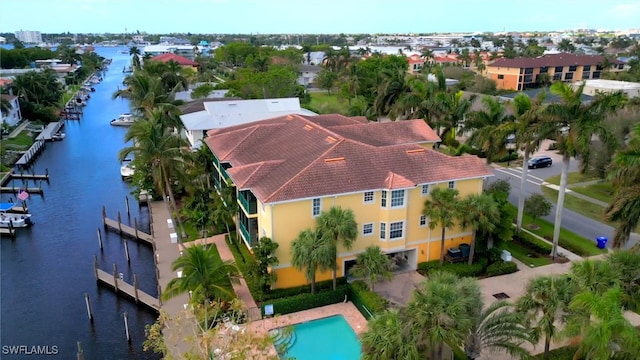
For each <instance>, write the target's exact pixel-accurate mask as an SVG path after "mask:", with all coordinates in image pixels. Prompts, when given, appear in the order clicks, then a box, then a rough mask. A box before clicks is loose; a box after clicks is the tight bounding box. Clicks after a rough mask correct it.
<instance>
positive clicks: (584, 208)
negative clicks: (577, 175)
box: [542, 186, 604, 222]
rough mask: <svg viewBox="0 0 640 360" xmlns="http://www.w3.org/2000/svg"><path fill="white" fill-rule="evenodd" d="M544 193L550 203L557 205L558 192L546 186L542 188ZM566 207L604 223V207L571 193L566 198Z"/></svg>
mask: <svg viewBox="0 0 640 360" xmlns="http://www.w3.org/2000/svg"><path fill="white" fill-rule="evenodd" d="M542 193H543V194H544V197H546V198H547V199H548V200H549V201H551V202H553V203H555V202H556V201H557V200H558V190H554V189H550V188H548V187H546V186H542ZM564 207H565V208H566V209H569V210H571V211H574V212H577V213H578V214H580V215H584V216H586V217H588V218H590V219H593V220H596V221H600V222H604V220H602V217H603V215H604V207H602V206H600V205H597V204H594V203H592V202H590V201H586V200H582V199H579V198H577V197H575V196H573V195H571V193H569V192H568V193H566V194H565V197H564Z"/></svg>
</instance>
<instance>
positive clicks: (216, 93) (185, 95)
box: [174, 86, 229, 102]
mask: <svg viewBox="0 0 640 360" xmlns="http://www.w3.org/2000/svg"><path fill="white" fill-rule="evenodd" d="M196 87H197V86H193V87H191V86H190V88H189V90H186V91H178V92H176V94H175V96H174V98H175V99H176V100H182V101H185V102H190V101H193V100H194V99H193V98H192V97H191V93H192V92H193V90H194V89H195V88H196ZM228 92H229V90H213V91H212V92H210V93H209V96H207V97H206V98H207V99H224V98H225V97H226V96H227V93H228ZM227 100H229V99H228V98H227Z"/></svg>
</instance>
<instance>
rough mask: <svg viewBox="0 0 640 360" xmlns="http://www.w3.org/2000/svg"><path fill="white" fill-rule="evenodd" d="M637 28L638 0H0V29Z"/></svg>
mask: <svg viewBox="0 0 640 360" xmlns="http://www.w3.org/2000/svg"><path fill="white" fill-rule="evenodd" d="M639 27H640V0H606V1H602V0H422V1H403V0H324V1H317V0H58V1H56V0H19V1H18V0H0V31H1V32H14V31H17V30H35V31H40V32H43V33H60V32H67V31H68V32H71V33H105V32H109V33H118V34H120V33H124V32H125V31H126V32H127V33H132V32H136V31H140V32H147V33H151V34H158V33H163V34H164V33H194V34H199V33H201V34H222V33H242V34H250V33H252V34H338V33H345V34H354V33H369V34H374V33H427V32H485V31H491V32H500V31H534V30H538V31H555V30H563V29H576V28H592V29H606V30H625V29H630V28H639Z"/></svg>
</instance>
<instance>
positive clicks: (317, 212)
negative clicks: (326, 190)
mask: <svg viewBox="0 0 640 360" xmlns="http://www.w3.org/2000/svg"><path fill="white" fill-rule="evenodd" d="M311 215H313V216H318V215H320V199H313V205H312V208H311Z"/></svg>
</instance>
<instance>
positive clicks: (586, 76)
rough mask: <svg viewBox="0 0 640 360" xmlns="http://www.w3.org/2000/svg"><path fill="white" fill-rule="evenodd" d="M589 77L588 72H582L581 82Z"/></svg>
mask: <svg viewBox="0 0 640 360" xmlns="http://www.w3.org/2000/svg"><path fill="white" fill-rule="evenodd" d="M589 76H591V72H589V71H584V72H583V73H582V80H587V79H588V78H589Z"/></svg>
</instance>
